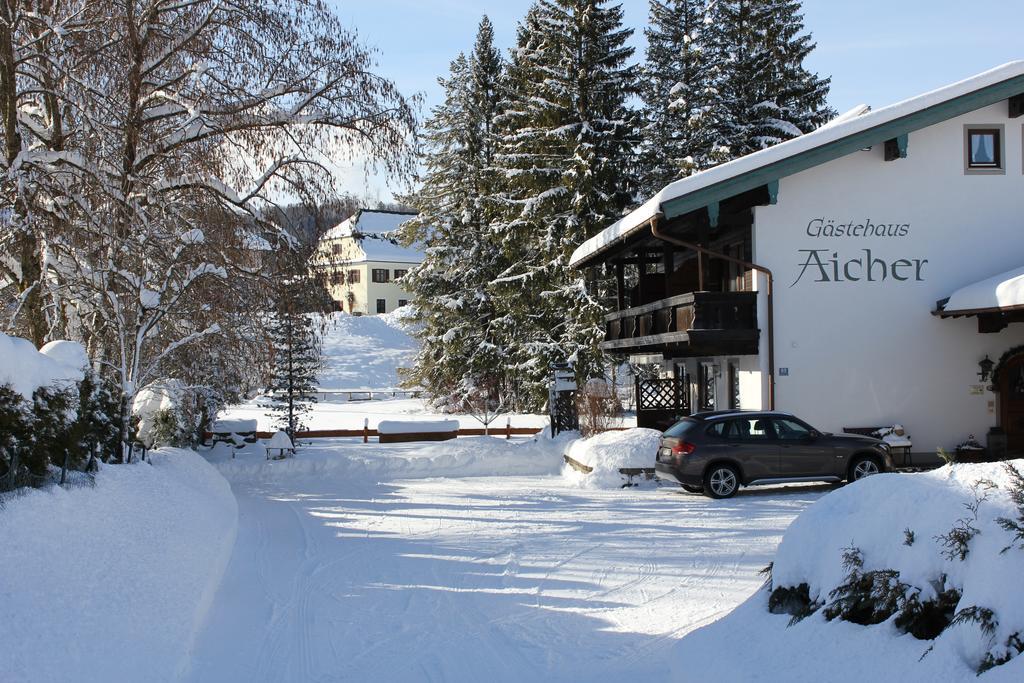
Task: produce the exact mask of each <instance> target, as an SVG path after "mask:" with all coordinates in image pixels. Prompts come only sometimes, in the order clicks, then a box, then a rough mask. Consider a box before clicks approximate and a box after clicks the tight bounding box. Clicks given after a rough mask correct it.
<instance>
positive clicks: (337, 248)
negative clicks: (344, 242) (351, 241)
mask: <svg viewBox="0 0 1024 683" xmlns="http://www.w3.org/2000/svg"><path fill="white" fill-rule="evenodd" d="M331 251H332V252H333V253H334V255H335V256H337V255H338V254H340V253H341V243H340V242H335V243H334V244H332V245H331Z"/></svg>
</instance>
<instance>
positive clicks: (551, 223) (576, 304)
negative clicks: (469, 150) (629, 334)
mask: <svg viewBox="0 0 1024 683" xmlns="http://www.w3.org/2000/svg"><path fill="white" fill-rule="evenodd" d="M631 33H632V31H631V30H629V29H624V28H622V9H621V7H620V6H617V5H616V6H611V7H609V6H607V2H606V0H538V2H536V3H535V4H534V5H533V6H532V7H531V9H530V10H529V12H528V14H527V16H526V18H525V19H524V20H523V22H522V23H521V24H520V26H519V30H518V34H517V41H516V47H515V48H514V49H513V51H512V59H511V64H510V67H509V70H508V75H507V78H506V88H507V97H506V100H505V101H504V102H503V105H502V107H503V113H502V114H501V115H500V116H499V117H498V125H499V131H500V135H499V137H500V140H499V143H500V145H499V150H498V154H497V155H496V158H495V161H496V166H498V167H499V169H500V171H501V173H500V175H499V177H501V178H502V187H501V191H500V192H499V193H498V195H497V200H498V202H499V206H500V216H499V220H498V221H496V223H495V225H494V228H495V231H496V233H497V235H498V236H499V238H500V240H501V244H502V251H503V254H504V257H505V260H506V261H507V263H508V264H509V265H508V267H507V268H506V269H505V271H504V272H503V273H502V274H501V277H499V278H498V279H497V280H496V281H495V284H494V292H495V296H496V297H497V298H498V308H499V310H500V311H501V314H502V317H501V318H500V326H501V340H500V342H499V344H500V346H501V347H502V349H503V350H504V351H505V353H506V358H507V361H506V363H507V367H508V370H509V374H510V376H514V377H515V380H516V383H517V387H516V389H515V397H514V404H515V405H514V408H515V409H518V410H523V409H534V410H536V409H539V408H540V407H541V406H542V405H543V402H544V400H545V399H546V387H547V378H548V374H549V364H550V363H552V362H562V361H570V362H573V363H574V364H575V367H576V370H577V373H578V374H579V375H580V376H581V377H588V376H591V375H593V374H596V373H597V372H598V369H599V367H600V364H601V354H600V351H599V348H598V342H599V341H600V339H601V338H602V336H603V332H602V325H601V313H602V309H601V307H600V306H599V305H598V302H597V300H596V299H595V298H594V296H593V293H592V292H591V291H588V287H587V286H586V283H585V282H584V281H583V279H582V276H581V275H580V274H579V273H577V272H575V271H573V270H571V269H570V268H569V267H568V260H569V256H570V255H571V254H572V252H573V250H574V249H575V248H576V247H577V246H579V244H580V243H582V242H583V241H584V240H586V239H587V238H588V237H590V236H592V235H593V234H595V233H596V232H597V231H599V230H601V229H603V228H605V227H607V225H608V224H610V223H612V222H613V221H615V220H616V219H617V218H619V217H620V216H621V214H622V211H623V209H624V208H625V207H626V206H628V205H629V204H630V203H631V201H632V199H633V196H634V183H632V182H631V180H630V178H629V171H630V169H631V168H633V167H634V159H633V156H634V155H633V143H632V141H631V139H632V138H633V137H634V133H635V116H634V115H633V113H632V112H631V111H630V110H629V108H628V107H627V99H628V98H629V96H630V95H631V94H632V93H633V92H634V91H635V88H636V84H635V80H636V69H635V67H632V66H628V65H627V64H626V62H627V61H628V60H629V58H630V57H631V56H632V53H633V50H632V48H630V47H628V46H626V41H627V40H628V38H629V36H630V35H631Z"/></svg>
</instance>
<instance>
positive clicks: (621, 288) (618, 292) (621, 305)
mask: <svg viewBox="0 0 1024 683" xmlns="http://www.w3.org/2000/svg"><path fill="white" fill-rule="evenodd" d="M625 270H626V267H625V265H623V263H622V262H621V261H619V262H618V263H616V264H615V301H616V303H617V304H618V309H619V310H620V311H623V310H625V309H626V273H625Z"/></svg>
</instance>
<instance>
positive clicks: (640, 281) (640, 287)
mask: <svg viewBox="0 0 1024 683" xmlns="http://www.w3.org/2000/svg"><path fill="white" fill-rule="evenodd" d="M636 268H637V272H638V273H639V275H638V276H637V278H636V298H637V301H633V302H631V303H632V304H633V305H634V306H643V305H644V304H646V303H648V302H647V299H645V298H644V293H645V291H644V290H645V289H646V288H645V287H644V276H645V275H646V274H647V273H646V272H645V271H646V270H647V255H646V254H643V253H640V254H637V258H636Z"/></svg>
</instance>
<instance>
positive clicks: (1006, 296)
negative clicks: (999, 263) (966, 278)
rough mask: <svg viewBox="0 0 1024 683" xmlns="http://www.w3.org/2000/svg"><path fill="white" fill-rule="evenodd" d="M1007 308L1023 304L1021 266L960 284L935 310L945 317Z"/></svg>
mask: <svg viewBox="0 0 1024 683" xmlns="http://www.w3.org/2000/svg"><path fill="white" fill-rule="evenodd" d="M1010 308H1024V267H1021V268H1015V269H1014V270H1009V271H1007V272H1005V273H1000V274H999V275H995V276H993V277H990V278H988V279H987V280H982V281H981V282H975V283H973V284H970V285H967V286H966V287H961V288H960V289H958V290H956V291H955V292H953V294H952V295H951V296H950V297H949V299H948V300H947V301H946V302H945V303H940V305H939V310H938V311H937V312H938V313H939V314H940V315H942V316H944V317H945V316H951V315H967V314H970V313H981V312H986V311H998V310H1006V309H1010Z"/></svg>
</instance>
